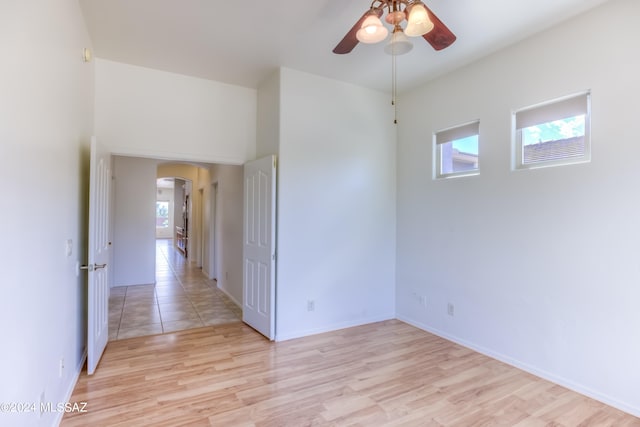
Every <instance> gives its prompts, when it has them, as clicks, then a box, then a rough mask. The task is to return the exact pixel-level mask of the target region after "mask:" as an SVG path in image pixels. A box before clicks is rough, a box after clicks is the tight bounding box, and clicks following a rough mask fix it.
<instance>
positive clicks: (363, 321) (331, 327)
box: [275, 313, 396, 341]
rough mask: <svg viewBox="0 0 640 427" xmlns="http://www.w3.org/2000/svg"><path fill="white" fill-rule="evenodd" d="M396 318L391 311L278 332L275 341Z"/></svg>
mask: <svg viewBox="0 0 640 427" xmlns="http://www.w3.org/2000/svg"><path fill="white" fill-rule="evenodd" d="M395 318H396V316H395V313H389V314H386V315H381V316H375V317H368V318H364V319H358V320H354V321H349V322H340V323H332V324H331V325H328V326H323V327H321V328H314V329H307V330H303V331H299V332H294V333H290V334H284V335H283V334H278V333H276V338H275V341H287V340H292V339H295V338H302V337H307V336H310V335H317V334H323V333H325V332H333V331H337V330H340V329H346V328H353V327H355V326H362V325H368V324H369V323H376V322H384V321H385V320H393V319H395Z"/></svg>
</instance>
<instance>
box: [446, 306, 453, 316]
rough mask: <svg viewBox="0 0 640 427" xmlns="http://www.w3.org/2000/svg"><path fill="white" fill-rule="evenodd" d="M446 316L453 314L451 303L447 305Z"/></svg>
mask: <svg viewBox="0 0 640 427" xmlns="http://www.w3.org/2000/svg"><path fill="white" fill-rule="evenodd" d="M447 314H448V315H449V316H453V314H454V307H453V304H451V303H447Z"/></svg>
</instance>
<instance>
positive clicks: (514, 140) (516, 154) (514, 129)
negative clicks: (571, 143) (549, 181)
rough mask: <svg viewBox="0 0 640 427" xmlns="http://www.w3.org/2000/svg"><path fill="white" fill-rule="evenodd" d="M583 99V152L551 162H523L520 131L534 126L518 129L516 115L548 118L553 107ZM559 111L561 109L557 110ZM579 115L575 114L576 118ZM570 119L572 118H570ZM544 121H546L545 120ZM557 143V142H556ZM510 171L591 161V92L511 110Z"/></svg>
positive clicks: (587, 91)
mask: <svg viewBox="0 0 640 427" xmlns="http://www.w3.org/2000/svg"><path fill="white" fill-rule="evenodd" d="M583 97H584V99H585V106H584V115H585V118H584V137H583V138H584V141H583V143H584V152H583V154H582V155H579V156H567V157H562V158H558V159H552V160H539V161H535V162H529V163H525V162H524V144H523V141H522V129H525V128H527V127H530V126H535V124H529V125H527V126H521V127H518V121H519V120H518V114H520V113H529V114H531V113H532V112H539V114H540V115H541V116H549V115H550V114H551V113H550V111H553V110H554V108H553V106H556V107H558V106H560V107H562V105H564V104H570V103H571V102H572V101H573V100H578V101H577V102H579V99H580V98H583ZM557 109H559V110H560V109H561V108H557ZM577 115H579V114H576V116H577ZM570 117H572V116H570ZM564 118H568V117H563V118H558V119H551V120H547V121H542V122H540V123H538V124H546V123H549V122H552V121H554V120H562V119H564ZM545 120H546V119H545ZM556 141H558V140H556ZM511 152H512V156H511V169H512V170H513V171H516V170H529V169H540V168H547V167H555V166H566V165H573V164H580V163H588V162H590V161H591V91H590V90H586V91H582V92H578V93H573V94H571V95H567V96H563V97H559V98H555V99H551V100H548V101H544V102H540V103H538V104H534V105H529V106H527V107H523V108H519V109H517V110H513V111H512V112H511Z"/></svg>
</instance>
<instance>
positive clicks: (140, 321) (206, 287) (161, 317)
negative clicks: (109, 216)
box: [109, 239, 242, 341]
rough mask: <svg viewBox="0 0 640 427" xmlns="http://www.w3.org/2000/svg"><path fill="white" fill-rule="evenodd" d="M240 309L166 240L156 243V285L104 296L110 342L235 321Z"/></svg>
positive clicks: (117, 290)
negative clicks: (107, 313)
mask: <svg viewBox="0 0 640 427" xmlns="http://www.w3.org/2000/svg"><path fill="white" fill-rule="evenodd" d="M241 319H242V309H241V308H240V307H238V306H237V305H236V304H235V303H234V302H233V301H232V300H231V299H230V298H229V297H228V296H227V295H226V294H225V293H224V292H222V291H221V290H219V289H218V288H217V282H216V281H215V280H208V279H207V278H206V277H205V276H204V274H202V270H201V269H200V268H197V267H194V266H192V265H189V264H188V263H187V261H186V260H185V258H184V256H183V255H182V254H181V253H180V252H178V251H177V250H176V249H175V248H174V246H173V240H171V239H159V240H157V241H156V284H155V285H153V284H150V285H138V286H119V287H114V288H112V289H111V295H110V296H109V340H110V341H113V340H120V339H125V338H132V337H139V336H145V335H154V334H162V333H167V332H174V331H180V330H184V329H192V328H199V327H203V326H210V325H220V324H224V323H231V322H239V321H240V320H241Z"/></svg>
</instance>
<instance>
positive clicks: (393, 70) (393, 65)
mask: <svg viewBox="0 0 640 427" xmlns="http://www.w3.org/2000/svg"><path fill="white" fill-rule="evenodd" d="M397 81H398V79H397V75H396V55H391V105H393V124H394V125H396V124H398V106H397V98H396V97H397V94H398V90H397Z"/></svg>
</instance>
